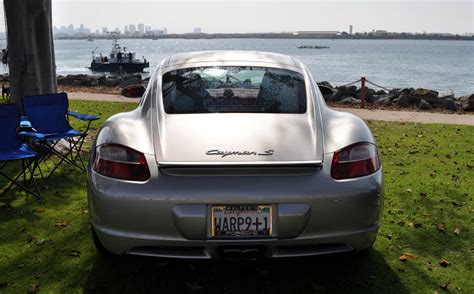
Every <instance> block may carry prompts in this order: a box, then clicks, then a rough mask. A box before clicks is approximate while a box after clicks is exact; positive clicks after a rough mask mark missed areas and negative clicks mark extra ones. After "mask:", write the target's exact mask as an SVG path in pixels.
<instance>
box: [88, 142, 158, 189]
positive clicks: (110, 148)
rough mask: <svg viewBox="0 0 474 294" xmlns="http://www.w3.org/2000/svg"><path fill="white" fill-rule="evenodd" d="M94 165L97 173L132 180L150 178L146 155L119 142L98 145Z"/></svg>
mask: <svg viewBox="0 0 474 294" xmlns="http://www.w3.org/2000/svg"><path fill="white" fill-rule="evenodd" d="M92 167H93V169H94V171H96V172H97V173H99V174H101V175H104V176H107V177H111V178H117V179H123V180H130V181H146V180H148V179H149V178H150V171H149V170H148V165H147V163H146V160H145V155H143V153H141V152H138V151H136V150H134V149H132V148H129V147H126V146H122V145H118V144H104V145H100V146H97V147H96V150H95V158H94V163H93V166H92Z"/></svg>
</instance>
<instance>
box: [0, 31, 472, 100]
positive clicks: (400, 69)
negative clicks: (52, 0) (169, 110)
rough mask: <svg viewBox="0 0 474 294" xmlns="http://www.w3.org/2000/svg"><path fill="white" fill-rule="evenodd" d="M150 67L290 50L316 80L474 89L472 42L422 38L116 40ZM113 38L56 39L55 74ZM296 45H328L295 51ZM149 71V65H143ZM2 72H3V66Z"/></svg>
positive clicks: (80, 69)
mask: <svg viewBox="0 0 474 294" xmlns="http://www.w3.org/2000/svg"><path fill="white" fill-rule="evenodd" d="M2 42H3V43H4V40H2V41H0V45H1V46H2V48H3V46H4V44H2ZM119 43H120V44H121V45H122V46H125V47H127V48H129V49H130V50H133V51H136V52H137V56H145V57H146V58H147V60H149V61H150V67H151V68H154V67H155V66H156V65H157V64H158V63H159V62H160V60H161V59H163V58H164V57H166V56H169V55H172V54H175V53H179V52H187V51H198V50H219V49H230V50H231V49H241V50H259V51H271V52H277V53H282V54H288V55H291V56H294V57H296V58H299V59H300V60H301V61H302V62H303V63H305V64H306V65H307V66H308V67H309V69H310V70H311V72H312V73H313V75H314V77H315V79H316V80H318V81H323V80H326V81H329V82H331V83H332V84H333V85H341V84H345V83H349V82H352V81H354V80H357V79H359V78H360V77H361V76H365V77H367V79H368V80H370V81H373V82H375V83H377V84H379V85H381V86H385V87H387V88H393V87H400V88H405V87H415V88H416V87H424V88H429V89H433V90H436V91H439V92H441V93H442V94H449V93H454V94H456V96H461V95H467V94H471V93H474V42H471V41H426V40H334V41H333V40H294V39H210V40H207V39H198V40H183V39H164V40H144V39H140V40H134V39H126V40H119ZM111 45H112V41H111V40H95V41H94V42H88V41H86V40H56V41H55V50H56V64H57V73H58V74H62V75H64V74H78V73H89V74H90V73H91V72H90V71H89V70H88V69H87V66H89V65H90V61H91V52H92V50H94V48H96V47H98V49H97V50H96V54H98V53H100V52H103V53H104V54H105V53H108V52H109V51H110V49H111ZM298 45H320V46H329V47H330V49H322V50H315V49H297V48H296V47H297V46H298ZM147 70H148V71H150V70H151V69H147ZM0 72H5V68H1V69H0Z"/></svg>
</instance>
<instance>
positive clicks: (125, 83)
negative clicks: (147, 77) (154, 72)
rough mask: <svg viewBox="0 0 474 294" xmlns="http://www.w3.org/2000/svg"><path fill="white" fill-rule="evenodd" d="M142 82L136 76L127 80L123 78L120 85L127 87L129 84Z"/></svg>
mask: <svg viewBox="0 0 474 294" xmlns="http://www.w3.org/2000/svg"><path fill="white" fill-rule="evenodd" d="M141 83H142V81H141V79H138V78H136V77H131V78H128V79H126V80H123V81H122V82H121V83H120V87H122V88H125V87H127V86H134V85H141Z"/></svg>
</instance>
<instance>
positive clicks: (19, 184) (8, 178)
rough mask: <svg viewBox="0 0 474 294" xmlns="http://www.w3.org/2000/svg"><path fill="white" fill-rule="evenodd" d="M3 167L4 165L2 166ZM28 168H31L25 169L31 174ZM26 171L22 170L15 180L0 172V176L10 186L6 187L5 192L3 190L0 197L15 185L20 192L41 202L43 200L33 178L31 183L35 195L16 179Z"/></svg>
mask: <svg viewBox="0 0 474 294" xmlns="http://www.w3.org/2000/svg"><path fill="white" fill-rule="evenodd" d="M3 166H5V165H3ZM3 166H2V167H3ZM30 167H31V166H30V165H28V167H27V168H26V169H28V170H29V171H30V172H31V170H30ZM26 169H23V170H22V171H21V173H20V174H19V175H17V176H16V177H15V178H12V177H10V176H8V175H7V174H5V173H4V172H2V171H0V175H1V176H3V177H4V178H6V179H7V180H9V181H10V185H8V187H7V188H6V189H5V190H3V192H2V194H0V197H3V196H4V195H5V194H6V193H7V192H8V190H10V188H11V187H12V186H13V185H16V186H17V187H19V188H21V189H22V190H24V191H25V192H27V193H28V194H30V195H33V197H35V198H36V199H37V200H42V199H43V197H42V196H41V194H40V192H39V187H38V185H37V183H36V180H35V179H34V178H33V181H34V183H35V187H36V193H35V192H33V191H31V190H30V189H28V187H26V186H25V185H23V184H21V183H20V182H19V181H18V179H19V178H20V177H21V176H22V174H24V173H26Z"/></svg>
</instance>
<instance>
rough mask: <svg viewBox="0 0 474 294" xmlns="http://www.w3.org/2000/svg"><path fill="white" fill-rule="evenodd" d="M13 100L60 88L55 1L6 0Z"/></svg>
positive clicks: (19, 102)
mask: <svg viewBox="0 0 474 294" xmlns="http://www.w3.org/2000/svg"><path fill="white" fill-rule="evenodd" d="M4 7H5V15H6V21H7V30H8V36H7V40H8V54H9V61H8V65H9V70H10V94H11V97H10V100H11V101H12V102H14V103H18V104H19V105H21V97H23V96H25V95H40V94H47V93H55V92H56V91H57V81H56V64H55V59H54V43H53V31H52V16H51V0H4Z"/></svg>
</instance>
